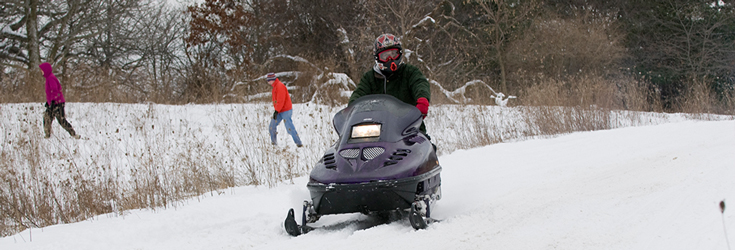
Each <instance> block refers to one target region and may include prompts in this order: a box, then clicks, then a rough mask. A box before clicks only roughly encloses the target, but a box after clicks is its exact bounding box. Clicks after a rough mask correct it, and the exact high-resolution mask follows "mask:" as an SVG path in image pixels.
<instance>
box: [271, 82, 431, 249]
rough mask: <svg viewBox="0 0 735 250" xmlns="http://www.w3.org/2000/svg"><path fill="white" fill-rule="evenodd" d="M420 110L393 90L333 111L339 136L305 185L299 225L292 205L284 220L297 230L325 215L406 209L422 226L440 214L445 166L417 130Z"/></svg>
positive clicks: (384, 214)
mask: <svg viewBox="0 0 735 250" xmlns="http://www.w3.org/2000/svg"><path fill="white" fill-rule="evenodd" d="M422 121H423V119H422V116H421V112H420V111H419V110H418V109H417V108H416V107H414V106H412V105H409V104H406V103H404V102H402V101H400V100H398V99H396V98H395V97H393V96H390V95H382V94H381V95H367V96H363V97H361V98H359V99H357V100H355V101H354V102H353V103H352V104H351V105H349V106H348V107H346V108H344V109H342V110H341V111H339V112H337V114H336V115H334V119H333V124H334V129H335V130H336V131H337V134H338V135H339V139H338V141H337V142H336V143H335V144H334V145H333V146H332V147H331V148H329V149H327V151H326V153H324V156H323V157H322V158H321V159H320V160H319V162H317V164H316V166H314V169H313V170H312V171H311V174H310V176H309V177H310V178H309V183H308V184H307V185H306V187H307V188H308V189H309V192H310V194H311V200H310V201H309V200H307V201H304V206H303V212H302V216H301V218H302V219H301V225H299V224H298V223H296V220H295V218H294V210H293V209H290V210H289V211H288V216H287V217H286V221H285V222H284V227H285V228H286V232H288V234H290V235H293V236H298V235H300V234H304V233H307V232H309V231H311V230H313V229H314V228H313V227H310V226H308V225H307V223H313V222H316V221H317V220H318V219H319V217H321V216H322V215H329V214H344V213H356V212H360V213H363V214H367V215H375V216H378V217H380V218H396V215H398V216H399V217H398V218H401V217H403V216H405V215H408V219H409V221H410V223H411V226H412V227H414V228H415V229H424V228H426V227H427V223H431V222H434V221H436V220H434V219H432V218H431V217H430V211H431V210H430V206H431V205H433V203H434V202H435V201H436V200H439V199H441V177H440V175H439V173H440V172H441V170H442V168H441V166H440V165H439V160H438V159H437V157H436V149H435V147H434V145H433V144H432V143H431V142H430V141H429V140H428V138H427V136H426V135H425V134H423V133H421V132H420V131H419V126H420V125H421V122H422Z"/></svg>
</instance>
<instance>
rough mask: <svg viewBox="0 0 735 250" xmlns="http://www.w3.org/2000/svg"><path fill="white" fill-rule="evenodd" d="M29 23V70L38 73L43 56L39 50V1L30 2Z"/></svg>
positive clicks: (27, 29) (27, 30) (27, 24)
mask: <svg viewBox="0 0 735 250" xmlns="http://www.w3.org/2000/svg"><path fill="white" fill-rule="evenodd" d="M27 8H28V9H26V11H27V15H28V21H27V23H26V32H27V34H28V69H29V70H30V71H31V72H38V70H39V69H38V65H39V64H41V55H40V49H39V40H38V39H39V38H38V13H36V11H37V10H38V0H29V1H28V6H27Z"/></svg>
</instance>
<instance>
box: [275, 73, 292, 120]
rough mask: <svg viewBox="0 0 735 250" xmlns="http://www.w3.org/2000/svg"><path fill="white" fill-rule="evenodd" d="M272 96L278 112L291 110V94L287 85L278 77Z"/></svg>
mask: <svg viewBox="0 0 735 250" xmlns="http://www.w3.org/2000/svg"><path fill="white" fill-rule="evenodd" d="M271 96H272V99H273V108H275V109H276V112H278V113H281V112H285V111H289V110H291V96H290V95H289V94H288V90H287V89H286V85H283V83H282V82H281V80H278V78H276V81H274V82H273V91H271Z"/></svg>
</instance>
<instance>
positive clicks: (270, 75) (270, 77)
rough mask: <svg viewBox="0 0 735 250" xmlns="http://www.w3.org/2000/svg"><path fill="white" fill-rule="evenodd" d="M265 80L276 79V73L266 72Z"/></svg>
mask: <svg viewBox="0 0 735 250" xmlns="http://www.w3.org/2000/svg"><path fill="white" fill-rule="evenodd" d="M265 80H266V81H275V80H276V74H274V73H268V75H266V76H265Z"/></svg>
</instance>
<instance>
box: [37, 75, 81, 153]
mask: <svg viewBox="0 0 735 250" xmlns="http://www.w3.org/2000/svg"><path fill="white" fill-rule="evenodd" d="M38 67H39V68H41V71H43V77H44V78H46V104H45V106H46V111H45V112H43V132H45V133H46V136H45V137H44V138H49V137H51V123H52V122H53V121H54V118H56V120H57V121H59V125H61V127H62V128H64V129H66V132H69V135H71V137H74V138H75V139H79V135H78V134H77V133H76V132H75V131H74V128H72V127H71V124H70V123H69V121H67V120H66V115H65V114H64V104H65V103H66V100H64V94H63V93H61V83H60V82H59V79H58V78H56V76H55V75H54V73H53V69H52V68H51V64H50V63H47V62H44V63H41V65H38Z"/></svg>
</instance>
